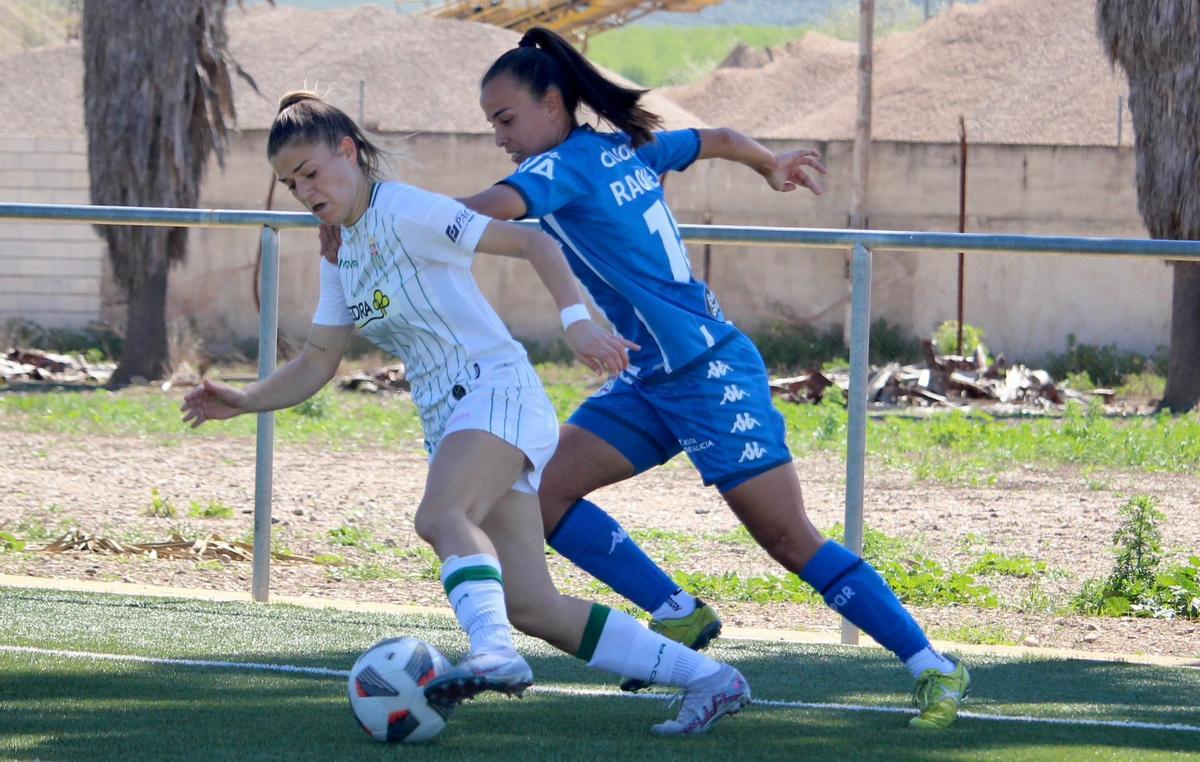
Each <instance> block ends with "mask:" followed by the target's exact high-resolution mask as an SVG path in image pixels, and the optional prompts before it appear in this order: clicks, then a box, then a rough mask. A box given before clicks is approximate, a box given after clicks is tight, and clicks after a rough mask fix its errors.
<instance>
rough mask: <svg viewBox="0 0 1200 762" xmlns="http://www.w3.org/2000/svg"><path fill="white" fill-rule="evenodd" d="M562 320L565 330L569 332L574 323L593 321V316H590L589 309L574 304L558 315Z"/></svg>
mask: <svg viewBox="0 0 1200 762" xmlns="http://www.w3.org/2000/svg"><path fill="white" fill-rule="evenodd" d="M558 314H559V316H560V317H561V318H562V327H563V330H564V331H565V330H567V328H569V327H570V325H571V324H572V323H578V322H579V321H580V320H591V319H592V316H591V315H589V314H588V311H587V307H584V306H583V305H582V304H572V305H571V306H570V307H564V308H563V311H562V312H560V313H558Z"/></svg>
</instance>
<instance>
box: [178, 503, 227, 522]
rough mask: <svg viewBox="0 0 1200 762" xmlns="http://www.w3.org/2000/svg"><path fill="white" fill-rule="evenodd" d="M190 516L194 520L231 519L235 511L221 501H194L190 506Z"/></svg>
mask: <svg viewBox="0 0 1200 762" xmlns="http://www.w3.org/2000/svg"><path fill="white" fill-rule="evenodd" d="M188 516H191V517H192V518H193V519H231V518H233V509H232V508H230V507H229V506H228V505H225V504H224V503H222V502H221V501H220V500H209V501H208V502H207V503H199V502H197V501H195V500H193V501H191V504H190V505H188Z"/></svg>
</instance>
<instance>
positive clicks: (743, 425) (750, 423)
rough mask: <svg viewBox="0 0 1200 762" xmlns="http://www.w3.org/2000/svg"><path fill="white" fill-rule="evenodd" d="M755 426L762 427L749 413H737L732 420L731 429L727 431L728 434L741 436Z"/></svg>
mask: <svg viewBox="0 0 1200 762" xmlns="http://www.w3.org/2000/svg"><path fill="white" fill-rule="evenodd" d="M755 426H762V424H761V423H759V421H758V419H757V418H755V417H754V416H752V415H750V414H749V413H738V414H737V415H736V416H734V419H733V428H732V429H730V430H729V433H730V434H741V433H742V432H744V431H749V430H750V429H753V428H754V427H755Z"/></svg>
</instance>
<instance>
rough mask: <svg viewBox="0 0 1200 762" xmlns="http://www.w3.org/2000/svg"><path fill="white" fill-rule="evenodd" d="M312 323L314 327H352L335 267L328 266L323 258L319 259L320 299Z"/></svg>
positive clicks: (352, 318) (348, 309)
mask: <svg viewBox="0 0 1200 762" xmlns="http://www.w3.org/2000/svg"><path fill="white" fill-rule="evenodd" d="M312 321H313V323H315V324H316V325H354V317H353V316H352V315H351V314H350V308H349V307H347V306H346V295H345V293H343V292H342V277H341V275H339V274H338V268H337V265H334V264H330V263H329V260H327V259H325V258H324V257H322V258H321V298H320V300H319V301H318V302H317V310H316V312H314V313H313V319H312Z"/></svg>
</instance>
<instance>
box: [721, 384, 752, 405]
mask: <svg viewBox="0 0 1200 762" xmlns="http://www.w3.org/2000/svg"><path fill="white" fill-rule="evenodd" d="M749 396H750V393H749V392H747V391H743V390H742V389H740V388H738V385H737V384H730V385H729V386H727V387H725V395H724V396H723V397H721V404H722V405H724V404H725V403H726V402H741V401H742V400H744V399H746V398H747V397H749Z"/></svg>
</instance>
